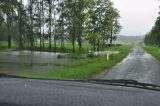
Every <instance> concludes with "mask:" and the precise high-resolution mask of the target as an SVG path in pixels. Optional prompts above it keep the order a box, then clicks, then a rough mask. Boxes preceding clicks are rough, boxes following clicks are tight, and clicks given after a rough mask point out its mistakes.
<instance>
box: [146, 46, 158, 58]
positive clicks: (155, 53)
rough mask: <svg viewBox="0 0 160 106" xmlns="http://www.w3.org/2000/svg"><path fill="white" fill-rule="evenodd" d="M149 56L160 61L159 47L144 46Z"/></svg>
mask: <svg viewBox="0 0 160 106" xmlns="http://www.w3.org/2000/svg"><path fill="white" fill-rule="evenodd" d="M143 48H144V49H145V50H146V51H147V52H148V53H149V54H151V55H153V56H154V57H155V58H156V59H158V60H159V61H160V47H157V46H144V47H143Z"/></svg>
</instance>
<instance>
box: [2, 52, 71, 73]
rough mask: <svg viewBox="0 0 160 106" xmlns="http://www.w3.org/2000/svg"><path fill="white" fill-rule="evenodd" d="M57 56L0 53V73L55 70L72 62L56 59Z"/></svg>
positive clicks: (34, 53) (31, 53) (55, 54)
mask: <svg viewBox="0 0 160 106" xmlns="http://www.w3.org/2000/svg"><path fill="white" fill-rule="evenodd" d="M59 54H60V53H51V52H31V51H12V52H0V72H14V71H48V70H57V69H60V68H63V65H65V64H67V63H69V62H72V61H73V60H72V59H66V58H65V59H58V58H57V56H58V55H59ZM61 55H62V54H61Z"/></svg>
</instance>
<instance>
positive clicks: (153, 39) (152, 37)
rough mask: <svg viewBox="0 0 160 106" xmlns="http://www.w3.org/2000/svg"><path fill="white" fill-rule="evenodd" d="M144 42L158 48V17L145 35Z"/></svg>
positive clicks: (159, 28)
mask: <svg viewBox="0 0 160 106" xmlns="http://www.w3.org/2000/svg"><path fill="white" fill-rule="evenodd" d="M144 42H145V43H146V44H148V45H158V46H160V16H158V17H157V20H156V22H155V25H154V26H153V28H152V30H151V31H150V32H149V33H147V34H146V37H145V39H144Z"/></svg>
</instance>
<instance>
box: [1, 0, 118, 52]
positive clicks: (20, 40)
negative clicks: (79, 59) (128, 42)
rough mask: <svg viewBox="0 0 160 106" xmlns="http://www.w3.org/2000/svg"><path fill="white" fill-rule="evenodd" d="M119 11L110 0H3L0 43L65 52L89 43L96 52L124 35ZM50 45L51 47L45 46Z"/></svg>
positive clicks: (21, 47) (9, 46)
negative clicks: (121, 31)
mask: <svg viewBox="0 0 160 106" xmlns="http://www.w3.org/2000/svg"><path fill="white" fill-rule="evenodd" d="M119 18H120V16H119V11H118V10H117V9H116V8H115V7H114V5H113V3H112V2H111V1H110V0H0V41H8V48H11V47H12V45H11V44H12V42H13V41H14V42H16V43H17V44H18V45H19V48H20V49H23V48H26V47H27V48H30V49H35V44H39V48H40V49H43V48H49V49H54V51H55V52H56V51H57V45H58V44H60V48H61V51H63V50H64V49H65V42H70V43H71V44H72V51H73V53H74V52H75V45H76V43H77V44H78V46H79V51H81V49H82V45H83V43H84V42H89V43H90V44H91V45H92V46H93V50H94V51H96V50H97V51H99V50H102V49H104V48H105V44H106V42H108V41H109V43H110V44H112V41H113V40H116V35H117V34H118V33H119V32H120V29H121V25H120V24H119ZM46 42H47V44H48V45H47V47H45V46H46V45H45V43H46Z"/></svg>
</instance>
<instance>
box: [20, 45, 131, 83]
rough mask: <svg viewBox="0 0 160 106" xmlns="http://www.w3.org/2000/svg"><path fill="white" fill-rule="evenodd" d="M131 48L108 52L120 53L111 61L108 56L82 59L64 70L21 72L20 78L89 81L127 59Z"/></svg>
mask: <svg viewBox="0 0 160 106" xmlns="http://www.w3.org/2000/svg"><path fill="white" fill-rule="evenodd" d="M130 49H131V46H120V47H111V48H108V50H117V51H120V54H117V55H114V56H113V57H112V58H111V59H110V60H107V59H106V56H100V57H96V58H93V59H83V60H82V59H81V60H79V61H76V62H74V63H71V64H67V65H65V66H64V69H63V70H57V71H47V72H20V73H17V75H18V76H22V77H28V78H44V79H45V78H46V79H76V80H77V79H89V78H92V77H94V76H96V75H98V74H100V73H101V72H103V71H104V70H105V69H109V68H111V67H112V66H114V65H116V64H117V63H118V62H120V61H121V60H122V59H123V58H125V57H126V56H127V55H128V53H129V51H130Z"/></svg>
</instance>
